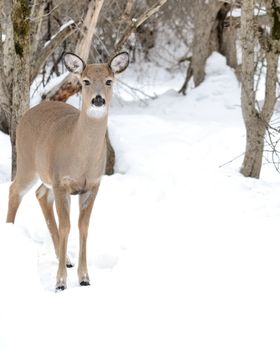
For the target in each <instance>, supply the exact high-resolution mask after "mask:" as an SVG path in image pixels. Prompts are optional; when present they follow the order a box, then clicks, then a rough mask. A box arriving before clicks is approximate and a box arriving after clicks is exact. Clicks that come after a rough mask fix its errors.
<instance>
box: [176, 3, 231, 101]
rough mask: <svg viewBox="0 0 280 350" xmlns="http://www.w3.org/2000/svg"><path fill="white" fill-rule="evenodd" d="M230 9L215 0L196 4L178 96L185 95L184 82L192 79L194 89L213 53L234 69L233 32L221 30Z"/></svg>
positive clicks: (199, 82)
mask: <svg viewBox="0 0 280 350" xmlns="http://www.w3.org/2000/svg"><path fill="white" fill-rule="evenodd" d="M230 8H231V5H230V4H228V3H225V2H221V1H217V0H210V1H209V3H207V4H206V3H205V2H204V1H203V0H199V1H197V2H196V4H195V19H194V38H193V43H192V47H193V50H192V51H193V54H192V59H191V61H190V64H189V66H188V69H187V74H186V78H185V81H184V84H183V86H182V87H181V89H180V90H179V93H182V94H183V95H185V94H186V91H187V87H188V82H189V80H190V79H191V78H192V77H193V80H194V84H195V86H198V85H199V84H201V83H202V82H203V80H204V77H205V64H206V60H207V58H208V57H209V56H210V55H211V54H212V52H213V51H217V52H219V53H221V54H222V55H224V56H225V57H226V60H227V63H228V64H229V65H230V66H231V67H233V68H236V67H237V57H236V47H235V42H236V41H235V39H236V32H235V30H234V28H233V27H225V24H226V23H227V20H226V17H227V14H228V12H229V11H230Z"/></svg>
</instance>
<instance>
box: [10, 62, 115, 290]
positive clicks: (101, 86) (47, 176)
mask: <svg viewBox="0 0 280 350" xmlns="http://www.w3.org/2000/svg"><path fill="white" fill-rule="evenodd" d="M83 79H89V80H90V82H91V84H90V86H84V87H83V90H82V109H81V111H79V110H77V109H76V108H74V107H72V106H70V105H68V104H65V103H63V102H43V103H41V104H39V105H37V106H35V107H33V108H31V109H30V110H29V111H27V113H26V114H25V115H24V116H23V117H22V119H21V121H20V123H19V126H18V129H17V152H18V158H17V174H16V177H15V180H14V181H13V183H12V184H11V187H10V196H9V209H8V214H7V222H14V220H15V216H16V212H17V209H18V206H19V204H20V202H21V199H22V197H23V195H24V194H25V193H26V192H27V191H28V190H29V189H30V188H31V186H32V185H33V184H34V182H35V181H36V180H37V179H40V180H41V181H42V182H43V184H42V185H40V187H39V188H38V189H37V191H36V196H37V198H38V201H39V204H40V206H41V208H42V211H43V214H44V217H45V219H46V222H47V225H48V227H49V230H50V233H51V237H52V239H53V243H54V248H55V251H56V254H57V256H58V258H59V267H58V271H57V284H56V288H57V289H64V288H66V276H67V272H66V265H70V262H69V260H68V259H67V256H66V251H67V240H68V234H69V231H70V216H69V213H70V194H79V197H80V217H79V231H80V255H79V264H78V276H79V282H80V284H81V285H88V284H89V276H88V271H87V262H86V240H87V233H88V225H89V219H90V214H91V210H92V207H93V203H94V200H95V197H96V194H97V192H98V188H99V184H100V179H101V176H102V175H103V173H104V168H105V160H106V144H105V133H106V128H107V120H108V106H109V103H110V100H111V96H112V87H110V86H107V85H106V80H108V79H110V80H113V79H114V74H113V72H112V70H111V68H110V66H109V65H108V64H95V65H87V66H85V68H84V70H83V71H82V74H81V81H83ZM96 95H101V96H102V97H103V98H104V99H105V101H106V103H105V113H104V116H102V117H99V118H97V117H96V118H95V117H94V116H93V117H92V116H91V117H89V116H88V114H87V108H88V107H89V106H90V105H91V101H92V98H93V97H95V96H96ZM54 201H55V203H56V209H57V214H58V220H59V225H58V227H57V224H56V221H55V217H54V211H53V202H54Z"/></svg>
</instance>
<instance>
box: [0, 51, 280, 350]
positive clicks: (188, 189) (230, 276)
mask: <svg viewBox="0 0 280 350" xmlns="http://www.w3.org/2000/svg"><path fill="white" fill-rule="evenodd" d="M147 75H149V71H148V72H147ZM133 76H134V73H133V66H131V68H130V70H128V71H127V73H126V74H125V75H124V76H123V77H121V79H124V81H126V82H127V83H132V82H133ZM163 76H164V79H162V81H161V84H160V85H161V86H160V91H159V90H157V86H156V85H155V90H154V91H153V92H154V93H156V94H158V95H160V96H159V97H158V98H157V99H155V100H149V101H145V103H140V104H139V102H136V101H131V100H130V101H123V102H121V103H117V98H116V97H115V99H114V103H113V107H112V109H111V115H110V124H109V130H110V134H111V139H112V143H113V146H114V148H115V151H116V155H117V162H116V173H115V174H114V175H113V176H110V177H108V176H104V178H103V180H102V183H101V187H100V191H99V193H98V196H97V200H96V204H95V207H94V211H93V215H92V220H91V224H90V234H89V239H88V265H89V273H90V276H91V281H92V285H91V286H90V287H79V286H78V280H77V272H76V268H77V266H75V267H74V268H73V269H70V270H68V289H67V290H66V291H64V292H62V293H54V285H55V275H56V269H57V261H56V258H55V255H54V252H53V248H52V243H51V239H50V237H49V234H48V232H47V227H46V225H45V223H44V220H43V216H42V214H41V212H40V208H39V206H38V204H37V202H36V199H35V196H34V190H33V191H31V192H30V193H28V194H27V195H26V197H25V198H24V200H23V203H22V205H21V207H20V209H19V211H18V216H17V220H16V223H15V225H11V224H5V223H4V221H5V214H6V209H7V198H8V188H9V182H8V177H9V172H10V170H9V163H10V156H9V148H10V145H9V140H8V138H7V137H6V136H4V135H2V134H1V135H0V147H1V154H0V193H1V196H0V208H1V210H0V222H1V225H0V232H1V234H0V259H1V264H0V270H1V271H0V276H1V280H0V290H1V294H0V310H1V314H0V349H1V350H18V349H30V350H33V349H43V350H44V349H51V348H52V349H61V348H67V349H77V348H84V349H94V348H95V349H98V350H103V349H104V350H109V349H122V350H126V349H129V350H131V349H136V350H137V349H139V350H140V349H141V350H142V349H147V350H150V349H176V350H180V349H182V350H183V349H184V350H185V349H191V350H197V349H199V350H200V349H201V350H204V349H215V350H217V349H221V350H224V349H227V350H228V349H234V350H235V349H244V350H245V349H246V350H248V349H254V350H256V349H270V350H273V349H279V345H280V344H279V343H280V341H279V336H278V333H279V326H280V318H279V314H280V298H279V295H280V282H279V266H280V254H279V248H280V247H279V243H280V239H279V233H278V226H279V224H278V222H279V211H280V197H279V191H278V189H279V187H280V186H279V185H280V179H279V175H278V174H277V173H276V172H275V171H274V170H273V168H272V167H270V166H268V165H267V166H264V168H263V173H262V179H261V180H255V179H248V178H244V177H242V176H241V175H240V173H239V167H240V164H241V161H242V157H240V158H237V159H235V160H234V161H232V162H229V161H230V160H232V159H233V158H235V157H236V156H237V155H240V154H242V152H244V146H245V130H244V126H243V122H242V117H241V109H240V87H239V84H238V82H237V81H236V79H235V76H234V73H233V71H232V70H231V69H230V68H228V67H227V66H226V65H225V61H224V59H223V58H222V57H221V56H220V55H218V54H213V55H212V56H211V57H210V58H209V60H208V62H207V68H206V79H205V82H204V83H203V84H202V85H201V86H199V87H198V88H196V89H191V90H190V91H189V92H188V94H187V96H180V95H178V94H177V93H176V92H175V91H174V90H172V89H173V88H174V87H175V85H177V88H179V87H180V85H181V82H182V75H181V74H177V76H176V75H173V76H171V75H170V77H169V79H167V78H168V77H167V75H166V73H163ZM175 82H177V84H175ZM135 84H136V85H137V82H135ZM115 91H116V94H117V95H119V96H118V98H119V99H120V98H122V97H124V98H125V96H123V95H124V93H123V92H124V91H123V90H122V87H121V84H120V85H118V86H116V89H115ZM150 92H152V86H151V85H150ZM72 102H74V103H76V104H77V103H78V102H79V100H78V99H77V98H73V100H72ZM227 162H228V164H226V165H224V166H221V165H223V164H225V163H227ZM35 188H36V187H35ZM77 216H78V205H77V198H75V197H73V198H72V217H71V222H72V230H71V233H70V238H69V247H68V250H69V255H70V257H71V259H72V260H73V261H74V262H75V263H76V262H77V257H78V232H77ZM76 264H77V263H76Z"/></svg>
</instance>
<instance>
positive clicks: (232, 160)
mask: <svg viewBox="0 0 280 350" xmlns="http://www.w3.org/2000/svg"><path fill="white" fill-rule="evenodd" d="M244 154H245V152H243V153H241V154H239V155H238V156H236V157H234V158H232V159H231V160H229V161H228V162H226V163H224V164H221V165H219V168H222V167H224V166H225V165H228V164H230V163H232V162H234V161H235V160H236V159H238V158H240V157H242V156H244Z"/></svg>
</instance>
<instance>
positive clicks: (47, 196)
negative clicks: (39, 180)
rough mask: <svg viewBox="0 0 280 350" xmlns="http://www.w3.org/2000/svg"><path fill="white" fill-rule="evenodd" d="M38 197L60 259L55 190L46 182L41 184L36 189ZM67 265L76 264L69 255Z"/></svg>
mask: <svg viewBox="0 0 280 350" xmlns="http://www.w3.org/2000/svg"><path fill="white" fill-rule="evenodd" d="M36 197H37V199H38V202H39V204H40V207H41V209H42V212H43V215H44V218H45V221H46V224H47V226H48V229H49V231H50V234H51V238H52V241H53V245H54V250H55V254H56V257H57V258H58V259H59V234H58V229H57V224H56V220H55V216H54V210H53V203H54V194H53V191H52V190H51V189H49V188H47V187H46V186H45V185H44V184H42V185H41V186H39V188H38V189H37V191H36ZM66 266H67V267H73V266H74V265H73V264H72V263H71V261H70V259H69V258H68V257H66Z"/></svg>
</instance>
